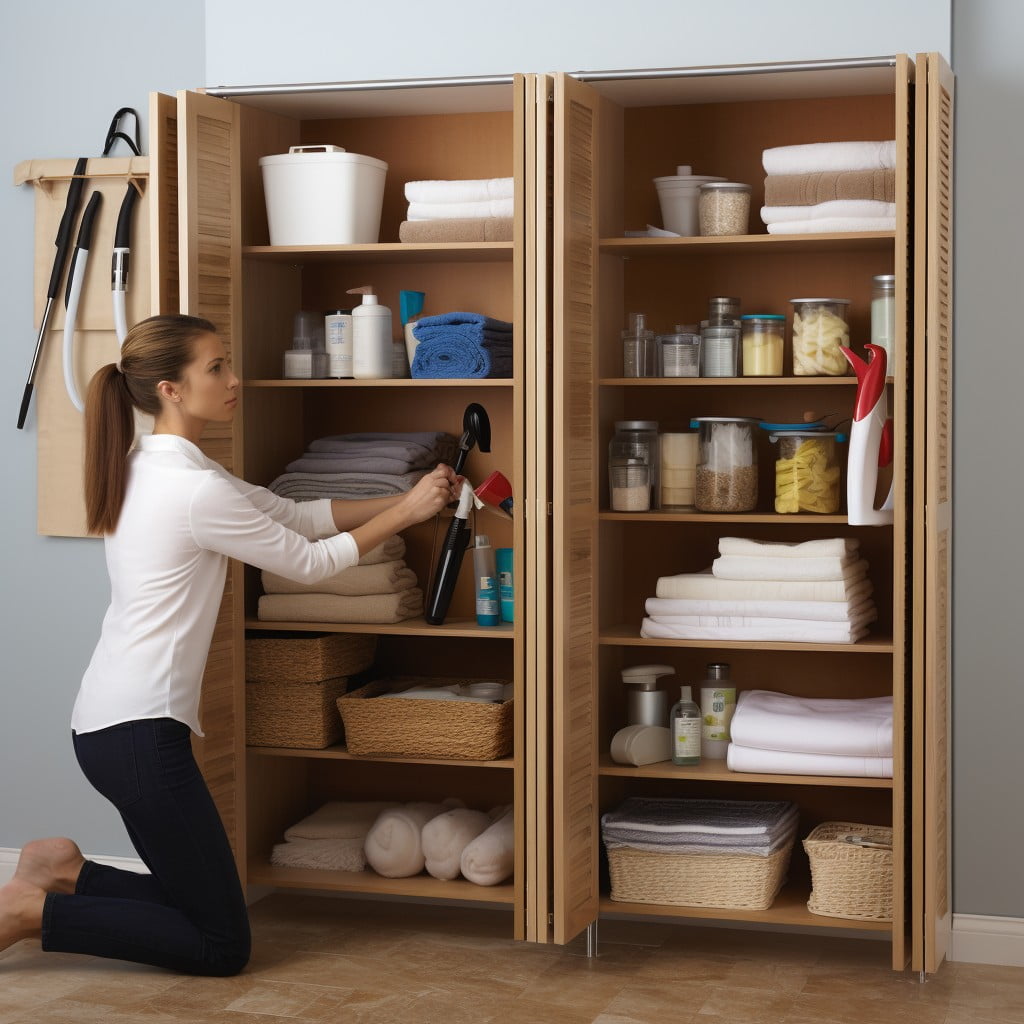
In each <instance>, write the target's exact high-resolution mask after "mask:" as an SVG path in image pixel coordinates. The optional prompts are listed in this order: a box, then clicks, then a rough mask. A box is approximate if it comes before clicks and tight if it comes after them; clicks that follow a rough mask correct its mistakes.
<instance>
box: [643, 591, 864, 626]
mask: <svg viewBox="0 0 1024 1024" xmlns="http://www.w3.org/2000/svg"><path fill="white" fill-rule="evenodd" d="M869 607H873V605H872V603H871V601H870V600H869V598H868V597H867V596H864V597H861V598H857V599H856V601H854V602H851V601H744V600H742V599H737V600H732V601H701V600H694V599H692V598H685V597H675V598H673V597H667V598H666V597H649V598H647V601H646V603H645V605H644V608H645V610H646V612H647V614H648V615H650V616H651V618H653V619H654V620H655V621H660V620H662V619H664V618H665V617H667V616H673V615H750V616H757V617H760V618H766V619H808V620H810V621H811V622H852V621H853V620H854V619H856V618H857V617H858V616H860V615H862V614H863V613H864V612H865V611H867V610H868V608H869Z"/></svg>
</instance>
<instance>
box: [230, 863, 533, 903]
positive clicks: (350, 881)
mask: <svg viewBox="0 0 1024 1024" xmlns="http://www.w3.org/2000/svg"><path fill="white" fill-rule="evenodd" d="M248 882H249V885H271V886H273V887H274V888H276V889H319V890H321V891H324V892H364V893H373V894H387V895H389V896H411V897H415V898H417V899H428V900H463V901H466V902H470V903H514V902H515V886H514V885H513V884H512V883H511V882H506V883H505V884H503V885H474V884H473V883H472V882H467V881H466V880H465V879H464V878H458V879H455V880H454V881H451V882H442V881H439V880H438V879H436V878H431V877H430V875H413V876H412V877H411V878H384V877H383V876H382V875H378V874H377V873H376V872H374V871H371V870H369V869H367V870H366V871H318V870H316V869H313V868H286V867H279V866H278V865H277V864H268V863H267V862H266V861H264V860H251V861H249V873H248Z"/></svg>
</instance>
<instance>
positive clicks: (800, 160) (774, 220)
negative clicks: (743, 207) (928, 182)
mask: <svg viewBox="0 0 1024 1024" xmlns="http://www.w3.org/2000/svg"><path fill="white" fill-rule="evenodd" d="M762 163H763V166H764V171H765V174H766V175H768V177H767V178H766V179H765V194H766V197H767V196H769V195H771V194H772V192H773V191H781V188H780V189H779V190H776V189H773V187H772V186H773V182H774V181H777V180H779V179H781V178H783V177H785V180H786V182H787V184H789V185H790V187H793V185H792V183H793V182H794V181H795V180H797V179H806V178H807V177H808V176H812V175H820V176H828V178H829V179H835V178H837V177H839V176H842V175H847V174H851V173H855V172H862V171H888V172H890V174H891V172H892V170H893V169H894V168H895V167H896V141H895V139H889V140H886V141H882V142H815V143H810V144H808V145H802V146H777V147H775V148H772V149H766V150H765V151H764V153H763V154H762ZM797 184H801V182H799V181H797ZM802 184H804V186H805V191H806V192H808V193H810V192H812V191H813V189H812V185H817V186H818V191H819V192H821V191H825V192H826V194H827V190H823V189H821V184H822V183H821V181H820V180H818V179H814V180H813V182H807V181H806V180H804V181H803V182H802ZM862 188H863V186H862ZM836 194H837V195H840V196H843V197H844V198H836V199H829V200H826V201H825V202H818V203H811V204H809V205H785V206H780V205H766V206H763V207H762V208H761V219H762V220H763V221H764V223H765V224H766V225H767V227H768V233H769V234H770V235H806V234H815V233H819V232H828V231H892V230H893V229H894V228H895V227H896V204H895V203H893V202H887V201H885V200H881V199H877V198H874V196H875V195H876V194H877V191H876V190H873V189H871V188H870V187H867V188H863V191H861V190H858V188H857V187H856V186H852V187H849V188H847V189H845V190H844V189H843V188H842V187H840V188H838V189H837V193H836Z"/></svg>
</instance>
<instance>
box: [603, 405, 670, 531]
mask: <svg viewBox="0 0 1024 1024" xmlns="http://www.w3.org/2000/svg"><path fill="white" fill-rule="evenodd" d="M658 461H659V447H658V424H657V423H656V422H655V421H654V420H619V421H618V422H617V423H616V424H615V435H614V436H613V437H612V439H611V441H610V442H609V444H608V470H609V481H608V482H609V486H610V488H611V502H612V510H613V511H615V512H645V511H647V509H652V508H657V507H658V490H659V486H660V484H659V473H658ZM640 464H643V465H644V466H646V467H647V470H646V471H647V483H646V487H647V499H646V501H647V503H646V505H645V506H644V507H643V508H641V507H639V506H640V501H641V499H640V493H639V492H640V488H641V483H640V479H641V476H642V474H641V473H640V472H639V470H638V469H637V468H636V467H638V466H639V465H640ZM615 470H620V472H618V473H616V472H615ZM627 471H628V472H627ZM624 481H628V482H624ZM617 486H618V487H619V489H620V493H619V495H618V497H617V498H616V494H615V490H616V487H617ZM622 488H636V490H631V491H630V493H628V494H627V493H625V491H624V490H622ZM616 500H618V501H619V503H620V504H627V503H628V504H630V505H631V506H634V507H630V508H617V507H616V504H615V503H616Z"/></svg>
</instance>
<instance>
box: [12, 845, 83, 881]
mask: <svg viewBox="0 0 1024 1024" xmlns="http://www.w3.org/2000/svg"><path fill="white" fill-rule="evenodd" d="M84 863H85V858H84V857H83V856H82V851H81V850H80V849H79V848H78V845H77V844H76V843H74V842H73V841H72V840H70V839H65V838H63V837H60V838H54V839H33V840H32V842H30V843H26V844H25V845H24V846H23V847H22V850H21V856H20V857H19V858H18V867H17V868H16V869H15V872H14V877H15V878H20V879H21V880H22V881H23V882H27V883H28V884H29V885H34V886H35V887H36V888H38V889H42V890H43V892H63V893H73V892H74V891H75V883H76V882H77V881H78V873H79V872H80V871H81V870H82V865H83V864H84Z"/></svg>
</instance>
